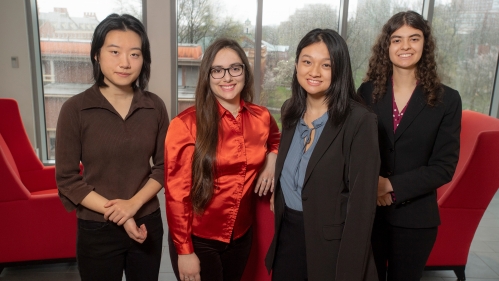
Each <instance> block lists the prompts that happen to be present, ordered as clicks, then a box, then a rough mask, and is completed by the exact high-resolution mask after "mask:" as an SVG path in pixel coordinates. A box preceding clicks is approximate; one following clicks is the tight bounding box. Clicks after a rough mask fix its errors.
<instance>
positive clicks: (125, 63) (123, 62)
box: [120, 54, 130, 69]
mask: <svg viewBox="0 0 499 281" xmlns="http://www.w3.org/2000/svg"><path fill="white" fill-rule="evenodd" d="M120 68H123V69H129V68H130V60H129V57H128V55H127V54H123V56H122V58H121V60H120Z"/></svg>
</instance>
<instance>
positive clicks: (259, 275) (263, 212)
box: [241, 194, 274, 281]
mask: <svg viewBox="0 0 499 281" xmlns="http://www.w3.org/2000/svg"><path fill="white" fill-rule="evenodd" d="M255 196H256V195H255ZM269 200H270V194H267V196H263V197H259V198H257V200H256V208H255V221H254V222H253V244H252V246H251V253H250V256H249V259H248V263H247V264H246V268H245V270H244V275H243V278H242V279H241V281H255V280H258V281H270V275H269V274H268V273H267V269H266V268H265V255H266V254H267V250H268V249H269V246H270V243H271V242H272V238H273V237H274V213H272V212H271V211H270V202H269Z"/></svg>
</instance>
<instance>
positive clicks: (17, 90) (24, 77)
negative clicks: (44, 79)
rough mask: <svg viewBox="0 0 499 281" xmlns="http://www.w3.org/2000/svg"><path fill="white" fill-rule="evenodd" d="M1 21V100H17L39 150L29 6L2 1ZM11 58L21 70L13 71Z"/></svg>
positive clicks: (27, 128) (24, 120) (14, 69)
mask: <svg viewBox="0 0 499 281" xmlns="http://www.w3.org/2000/svg"><path fill="white" fill-rule="evenodd" d="M0 19H1V24H0V38H2V44H0V85H2V87H1V89H0V98H13V99H15V100H17V102H18V103H19V108H20V111H21V117H22V120H23V122H24V127H25V128H26V132H27V133H28V136H29V139H30V141H31V143H32V144H33V146H34V147H35V146H36V142H35V116H34V110H33V87H32V84H31V63H30V58H29V45H28V44H29V43H28V24H27V19H26V8H25V2H24V1H21V0H16V1H0ZM11 57H18V58H19V67H18V68H12V65H11Z"/></svg>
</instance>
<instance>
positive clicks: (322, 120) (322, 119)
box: [298, 111, 329, 133]
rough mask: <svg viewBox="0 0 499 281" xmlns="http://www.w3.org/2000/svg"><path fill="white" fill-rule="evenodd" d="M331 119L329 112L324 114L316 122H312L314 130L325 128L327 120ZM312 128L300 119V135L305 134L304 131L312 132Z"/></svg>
mask: <svg viewBox="0 0 499 281" xmlns="http://www.w3.org/2000/svg"><path fill="white" fill-rule="evenodd" d="M328 118H329V112H327V111H326V112H324V114H322V116H321V117H319V118H317V119H315V120H314V121H312V126H314V127H313V129H318V128H320V127H322V126H324V124H325V123H326V122H327V119H328ZM311 129H312V128H309V127H308V125H307V123H305V120H303V117H302V118H300V126H298V130H299V131H300V133H303V132H304V131H308V130H311Z"/></svg>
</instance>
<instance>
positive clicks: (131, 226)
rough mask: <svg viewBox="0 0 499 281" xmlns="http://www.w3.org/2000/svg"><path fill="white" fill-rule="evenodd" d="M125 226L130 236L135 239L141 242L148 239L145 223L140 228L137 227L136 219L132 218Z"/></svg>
mask: <svg viewBox="0 0 499 281" xmlns="http://www.w3.org/2000/svg"><path fill="white" fill-rule="evenodd" d="M123 227H124V228H125V231H126V233H127V234H128V236H129V237H130V238H132V239H133V240H135V241H137V242H139V243H140V244H142V243H144V241H145V240H146V238H147V229H146V225H145V224H142V225H141V226H140V228H139V227H137V224H136V223H135V220H134V219H133V218H130V219H128V220H127V221H126V222H125V224H124V225H123Z"/></svg>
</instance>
